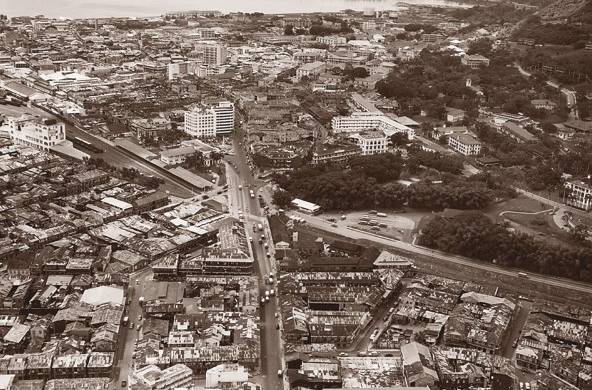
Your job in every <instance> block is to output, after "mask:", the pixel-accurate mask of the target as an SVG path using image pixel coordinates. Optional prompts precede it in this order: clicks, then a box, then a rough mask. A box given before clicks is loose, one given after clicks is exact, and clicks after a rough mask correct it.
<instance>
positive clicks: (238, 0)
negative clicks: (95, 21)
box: [0, 0, 450, 18]
mask: <svg viewBox="0 0 592 390" xmlns="http://www.w3.org/2000/svg"><path fill="white" fill-rule="evenodd" d="M403 1H404V2H405V3H409V4H435V5H445V4H446V3H450V1H448V0H403ZM396 4H397V0H220V1H217V2H214V1H212V0H166V1H163V0H0V13H3V14H7V15H8V16H21V15H45V16H49V17H68V18H92V17H107V16H156V15H161V14H163V13H166V12H170V11H182V10H194V9H195V10H211V9H216V10H220V11H223V12H231V11H235V12H236V11H242V12H254V11H259V12H265V13H289V12H314V11H316V12H318V11H325V12H330V11H339V10H342V9H346V8H351V9H357V10H363V9H365V8H374V9H376V10H381V9H394V8H396Z"/></svg>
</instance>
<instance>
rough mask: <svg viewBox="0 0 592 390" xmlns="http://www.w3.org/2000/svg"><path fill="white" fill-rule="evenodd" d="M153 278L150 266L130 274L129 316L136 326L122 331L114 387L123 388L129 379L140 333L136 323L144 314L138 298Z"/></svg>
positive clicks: (130, 321)
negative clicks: (124, 382)
mask: <svg viewBox="0 0 592 390" xmlns="http://www.w3.org/2000/svg"><path fill="white" fill-rule="evenodd" d="M151 279H152V271H151V270H150V268H147V269H144V270H142V271H140V272H137V273H135V274H131V275H130V289H129V290H130V296H129V297H128V299H129V300H130V301H131V303H130V305H129V306H128V314H127V316H128V317H129V323H130V324H131V323H133V324H134V328H133V329H129V327H128V328H127V329H125V330H123V332H122V335H123V338H121V339H120V350H119V356H118V357H119V358H120V359H121V360H119V361H118V364H117V368H118V371H119V377H117V378H115V381H114V382H113V383H112V386H113V387H112V388H113V389H119V388H121V381H124V380H125V381H127V376H128V374H129V372H130V369H131V367H132V364H133V359H132V354H133V352H134V349H135V345H134V344H135V342H136V340H137V339H138V335H139V333H140V332H139V331H138V330H137V329H136V325H137V324H139V323H140V321H138V316H139V315H141V314H142V308H141V307H140V303H139V302H138V299H139V298H140V296H141V295H142V291H143V290H144V286H145V285H146V284H147V283H150V280H151ZM136 281H137V282H136Z"/></svg>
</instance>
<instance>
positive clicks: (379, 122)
mask: <svg viewBox="0 0 592 390" xmlns="http://www.w3.org/2000/svg"><path fill="white" fill-rule="evenodd" d="M331 127H332V128H333V130H334V131H335V132H336V133H359V132H362V131H364V130H381V131H382V132H384V133H385V135H386V136H387V137H390V136H391V135H393V134H395V133H407V136H408V138H409V139H410V140H411V139H413V137H414V136H415V131H414V130H413V129H412V128H410V127H408V126H405V125H403V124H401V123H399V122H397V121H395V120H394V119H392V118H389V117H388V116H386V115H384V114H383V113H382V112H380V111H378V112H354V113H352V114H351V115H350V116H336V117H333V119H332V120H331Z"/></svg>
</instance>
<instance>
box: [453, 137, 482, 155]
mask: <svg viewBox="0 0 592 390" xmlns="http://www.w3.org/2000/svg"><path fill="white" fill-rule="evenodd" d="M448 146H450V147H451V148H452V149H454V150H455V151H457V152H458V153H460V154H462V155H463V156H474V155H478V154H479V153H481V142H479V141H478V140H477V139H475V138H474V137H473V136H471V135H469V134H454V135H451V136H450V137H448Z"/></svg>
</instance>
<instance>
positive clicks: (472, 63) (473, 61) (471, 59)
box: [460, 54, 489, 69]
mask: <svg viewBox="0 0 592 390" xmlns="http://www.w3.org/2000/svg"><path fill="white" fill-rule="evenodd" d="M460 62H461V63H462V64H463V65H465V66H468V67H469V68H471V69H479V68H480V67H482V66H485V67H487V66H489V58H487V57H484V56H482V55H480V54H473V55H469V54H467V55H465V56H463V57H462V58H461V60H460Z"/></svg>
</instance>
